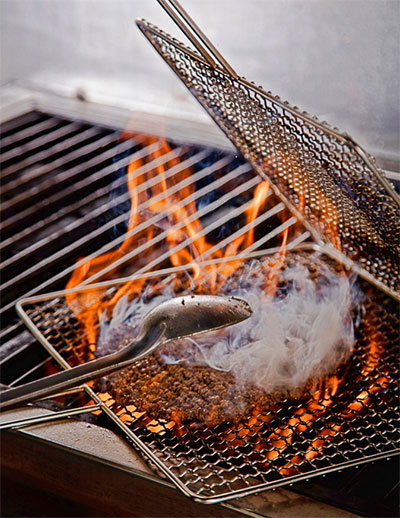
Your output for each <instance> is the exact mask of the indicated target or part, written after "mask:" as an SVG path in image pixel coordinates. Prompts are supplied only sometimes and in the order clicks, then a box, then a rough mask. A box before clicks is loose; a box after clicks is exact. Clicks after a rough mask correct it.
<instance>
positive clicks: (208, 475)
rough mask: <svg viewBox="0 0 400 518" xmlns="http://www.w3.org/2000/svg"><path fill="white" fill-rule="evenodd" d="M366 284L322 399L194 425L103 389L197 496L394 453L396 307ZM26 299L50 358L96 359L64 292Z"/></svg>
mask: <svg viewBox="0 0 400 518" xmlns="http://www.w3.org/2000/svg"><path fill="white" fill-rule="evenodd" d="M293 257H294V260H298V259H297V258H296V255H294V256H293ZM168 277H169V278H171V274H169V275H168ZM161 280H162V278H161ZM364 284H365V285H364V286H363V289H364V291H365V300H364V307H365V313H364V316H363V319H362V322H361V323H360V324H359V326H358V330H357V343H356V346H355V350H354V353H353V356H352V358H351V360H350V362H349V363H348V364H346V365H345V366H343V369H344V370H343V372H339V373H338V374H337V375H338V377H339V378H341V383H340V385H339V388H338V389H337V391H336V392H335V393H334V394H332V393H331V392H329V391H328V392H326V393H325V395H324V390H325V389H324V387H322V388H321V389H320V390H321V391H320V397H318V398H317V399H315V398H310V399H309V400H293V399H286V400H284V401H281V402H280V403H279V404H276V405H273V406H271V408H270V409H268V410H263V411H262V412H258V413H257V412H256V413H253V414H252V415H249V416H247V417H244V418H243V420H241V421H240V422H238V423H235V424H227V423H225V424H220V425H218V426H216V427H214V428H207V427H205V428H204V427H202V428H193V429H192V428H191V427H187V426H183V425H177V424H176V423H174V422H173V421H166V420H163V419H159V420H155V419H154V418H152V417H151V416H149V415H147V414H146V413H145V412H142V411H139V410H138V409H137V408H136V407H134V406H133V405H132V406H130V405H127V406H120V405H117V403H116V402H115V401H114V400H113V399H112V397H111V395H110V394H109V393H108V392H107V391H105V390H99V391H98V392H97V397H98V398H99V400H100V401H101V402H102V404H103V407H104V409H105V410H106V411H107V413H108V414H109V415H110V414H111V416H112V417H113V419H114V421H116V422H117V423H119V424H120V426H121V428H122V431H124V432H125V433H126V435H127V438H128V439H131V440H133V442H134V443H135V445H136V446H137V447H138V448H139V449H140V450H141V451H142V452H143V453H144V455H145V457H147V459H148V460H149V461H151V463H153V465H155V466H156V467H157V468H159V469H160V470H161V471H162V472H163V473H164V474H165V475H166V476H167V477H168V478H169V479H170V480H171V481H173V482H174V483H175V484H176V485H177V487H179V488H180V489H181V490H182V491H183V492H184V493H185V494H187V495H189V496H192V497H194V498H196V499H198V500H200V501H206V502H216V501H222V500H227V499H229V498H234V497H238V496H241V495H244V494H249V493H253V492H256V491H258V490H260V489H264V488H273V487H278V486H282V485H285V484H289V483H291V482H295V481H299V480H302V479H304V478H309V477H312V476H315V475H318V474H322V473H327V472H329V471H332V470H336V469H340V468H343V467H346V466H352V465H356V464H359V463H363V462H367V461H370V460H373V459H377V458H381V457H387V456H390V455H393V454H395V453H396V452H397V451H398V450H397V445H398V440H399V437H398V435H399V433H398V427H397V423H398V419H399V417H400V416H399V415H398V399H397V389H398V386H397V379H398V374H399V373H398V371H399V365H398V354H399V344H398V341H397V336H398V331H397V330H398V326H399V318H398V314H397V307H396V306H397V305H396V303H395V302H394V301H393V300H392V299H391V298H390V297H388V296H387V295H385V294H383V293H382V292H380V291H378V290H376V289H375V288H373V287H371V286H369V285H368V284H367V283H364ZM120 286H121V282H120V281H119V282H116V281H110V283H109V284H108V288H107V290H106V291H104V290H103V292H102V293H103V295H102V296H103V297H106V298H108V297H112V295H113V293H115V291H116V290H117V289H118V288H119V287H120ZM95 293H96V292H95ZM97 293H100V292H97ZM81 300H84V299H81ZM88 300H90V297H89V299H88ZM22 307H23V310H24V312H25V321H27V320H28V321H29V322H30V324H31V325H33V327H34V328H35V330H36V334H37V336H38V338H39V340H40V341H41V342H42V343H43V344H44V345H46V347H47V349H48V350H49V351H50V353H51V354H52V355H53V356H55V357H56V356H57V355H61V356H62V358H63V359H64V360H66V361H67V362H68V363H69V364H70V365H74V364H78V363H82V362H84V361H87V360H88V359H90V358H91V356H90V354H91V353H90V349H89V348H88V337H87V336H86V335H85V331H84V329H83V328H82V326H81V324H80V323H79V321H78V320H77V318H76V317H75V316H74V313H73V311H72V310H71V307H72V306H71V304H70V305H68V304H67V302H66V299H65V297H64V295H63V294H59V295H58V296H55V297H53V298H48V296H47V297H44V298H43V299H41V298H40V297H38V298H37V299H36V300H34V301H27V302H23V303H22ZM72 308H73V307H72ZM73 309H74V308H73ZM75 309H76V308H75Z"/></svg>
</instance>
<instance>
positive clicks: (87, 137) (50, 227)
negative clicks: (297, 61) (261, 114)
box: [0, 112, 309, 386]
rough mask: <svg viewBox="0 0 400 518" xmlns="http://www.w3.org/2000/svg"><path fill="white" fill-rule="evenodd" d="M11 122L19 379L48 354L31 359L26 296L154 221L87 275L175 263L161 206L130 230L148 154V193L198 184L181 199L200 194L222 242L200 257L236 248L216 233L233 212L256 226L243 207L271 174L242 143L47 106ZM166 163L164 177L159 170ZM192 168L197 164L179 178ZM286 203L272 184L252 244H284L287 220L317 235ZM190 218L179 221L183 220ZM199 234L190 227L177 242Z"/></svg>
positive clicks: (5, 227)
mask: <svg viewBox="0 0 400 518" xmlns="http://www.w3.org/2000/svg"><path fill="white" fill-rule="evenodd" d="M1 130H2V131H1V149H2V156H1V165H2V188H1V199H2V204H1V223H0V229H1V233H2V242H1V243H0V250H1V268H2V279H1V290H2V307H1V309H0V316H1V324H2V330H1V333H0V337H1V340H2V344H3V346H2V347H1V348H0V362H1V366H2V381H3V383H6V384H8V385H10V386H13V385H15V384H18V383H23V382H26V381H29V380H31V379H32V378H34V377H35V376H37V375H39V373H40V371H41V369H42V367H43V365H44V364H46V363H48V359H47V358H45V357H44V356H43V354H42V352H41V350H36V352H35V354H32V355H31V356H32V360H31V361H29V350H30V349H34V348H35V347H36V345H35V344H36V342H35V340H34V339H33V338H32V336H30V335H29V334H27V333H26V331H24V329H25V328H24V326H23V325H22V324H21V322H19V321H18V320H16V318H15V316H16V315H15V310H14V306H15V303H16V301H17V300H18V299H20V298H21V297H24V296H25V297H26V296H29V295H33V294H38V293H43V292H44V291H50V290H55V289H63V288H64V287H65V285H66V283H67V281H68V279H69V278H70V276H71V274H72V272H73V271H74V270H75V269H76V268H77V267H79V266H82V265H85V264H88V263H89V261H91V260H95V259H96V258H98V257H100V256H101V255H102V254H106V253H108V252H110V251H113V250H116V249H117V248H118V247H119V246H121V243H122V242H123V241H124V240H125V239H127V238H132V237H134V236H135V234H137V233H140V231H141V230H143V229H144V228H147V227H149V228H153V229H154V235H153V238H152V239H151V240H150V241H149V242H146V243H141V246H140V247H138V248H135V249H133V250H131V251H130V252H129V253H125V254H124V255H123V256H122V257H120V258H119V260H118V262H115V261H114V262H113V264H110V265H108V266H104V267H103V268H101V269H99V271H97V272H96V273H94V274H93V275H91V276H90V277H88V278H87V279H85V281H84V283H91V282H95V281H99V280H104V279H108V278H110V277H109V276H110V272H111V271H112V270H113V269H114V268H115V267H116V266H118V267H119V268H120V270H121V271H122V272H124V274H125V275H126V274H127V273H135V272H138V271H140V272H144V271H149V270H151V269H156V268H161V267H164V266H168V265H170V263H169V253H167V251H166V248H167V247H166V244H165V240H166V236H167V231H166V229H165V226H164V227H163V221H162V219H163V218H162V215H161V214H152V215H151V216H152V217H151V218H149V217H148V218H147V219H145V221H143V222H142V224H141V225H137V226H136V227H135V228H134V229H132V230H130V231H129V232H128V233H127V232H126V230H127V221H128V219H129V210H130V195H131V194H132V193H130V192H129V190H128V188H127V180H126V172H127V167H128V165H129V164H130V163H132V162H136V163H139V162H140V165H139V166H138V167H137V169H136V172H135V174H136V176H140V175H144V176H145V177H146V178H147V181H146V182H145V183H143V184H142V185H141V186H140V189H138V191H139V194H140V192H142V193H144V192H146V191H148V190H149V191H150V190H151V189H153V190H155V191H156V190H157V189H158V188H159V185H160V183H161V182H162V181H164V180H165V179H166V181H167V182H168V181H171V185H169V189H168V191H166V192H164V193H161V194H159V195H158V197H157V198H155V197H153V198H152V201H157V200H158V201H163V200H165V199H166V198H167V197H168V196H171V195H174V193H177V192H178V191H179V190H180V189H184V188H190V189H192V190H193V191H194V192H193V193H192V195H191V196H190V197H188V198H187V199H185V200H182V201H181V206H182V207H185V206H187V205H188V204H190V203H193V202H194V203H195V204H196V206H197V209H198V210H197V211H196V212H195V213H194V214H192V219H193V220H195V219H196V218H200V219H201V221H202V224H203V229H202V233H203V235H204V236H206V237H207V238H209V236H214V238H213V239H212V240H211V241H210V243H212V244H213V247H212V249H209V250H207V253H206V254H205V256H204V257H201V258H200V259H207V258H209V256H210V254H212V253H213V252H214V253H215V252H216V251H217V250H218V249H219V248H221V249H225V248H226V246H227V245H228V244H229V238H226V237H222V238H221V239H219V238H216V237H215V236H216V235H217V234H218V232H219V231H220V230H221V228H223V226H224V225H227V223H229V222H231V221H232V220H233V221H236V226H235V225H233V226H231V227H230V230H231V231H232V233H233V234H234V236H233V237H239V236H240V235H242V234H243V233H244V232H246V231H247V230H249V226H246V227H245V228H244V223H243V214H244V212H245V211H246V208H248V206H249V203H250V200H251V197H252V195H253V193H254V190H255V189H256V188H257V186H258V185H259V184H260V183H261V181H262V180H261V179H260V177H259V176H258V175H257V174H256V173H254V172H253V171H252V170H251V168H250V166H249V165H248V164H246V163H245V162H244V161H243V160H242V159H240V158H237V157H235V156H234V154H233V153H227V152H221V151H219V150H217V149H212V148H207V147H204V146H203V147H198V146H196V145H193V144H190V143H189V144H187V143H183V144H182V143H180V142H170V143H169V147H168V149H164V142H165V141H164V140H163V139H161V138H156V137H154V138H153V137H152V138H149V137H147V136H145V135H142V134H135V135H132V134H129V135H125V134H123V133H121V130H119V129H113V128H108V127H104V126H101V125H94V124H90V123H84V122H77V121H71V120H69V119H67V118H62V117H59V116H53V115H51V114H46V113H42V112H32V113H28V114H25V115H24V116H21V117H19V118H18V119H15V120H13V121H9V122H7V123H5V124H3V125H2V128H1ZM160 169H161V170H163V171H164V176H163V177H161V176H160V175H157V174H155V171H159V170H160ZM185 169H186V170H189V171H190V173H191V174H190V175H188V177H187V178H185V179H184V180H182V181H180V182H178V183H176V182H175V183H174V179H175V178H176V177H179V175H180V173H181V172H182V171H183V170H185ZM149 205H150V202H149V201H146V202H144V203H143V204H142V206H140V207H138V210H139V211H140V210H143V211H146V210H148V208H149ZM284 209H285V208H284V206H283V204H282V203H280V202H279V200H278V199H276V198H275V197H274V196H273V195H271V193H269V196H268V210H265V211H263V212H262V213H261V214H260V215H259V218H257V221H255V222H254V223H253V224H251V225H250V227H254V229H255V235H256V236H257V240H256V242H254V243H253V244H252V245H251V248H249V249H247V252H250V251H254V250H257V249H262V248H266V247H269V246H272V247H274V246H277V244H280V240H278V241H277V236H278V235H279V233H280V232H282V231H283V230H284V229H285V228H287V229H288V230H289V239H288V248H291V247H293V246H295V245H296V244H298V243H300V242H302V241H304V240H306V239H307V238H308V237H309V233H308V232H307V231H305V230H304V229H303V230H301V227H300V226H299V225H298V223H297V220H296V219H295V218H294V217H292V216H291V215H290V214H289V213H287V212H286V211H285V210H284ZM181 228H182V225H181V224H180V223H179V222H178V223H177V224H176V226H175V227H174V229H175V230H179V229H181ZM257 229H258V230H257ZM221 235H222V236H224V234H223V232H222V234H221ZM192 243H193V239H191V238H190V237H187V239H186V240H185V241H184V242H183V243H180V244H179V246H178V245H177V247H175V248H176V250H179V249H183V248H185V247H190V246H191V244H192ZM155 249H157V251H158V254H157V253H154V250H155ZM151 250H153V251H151ZM82 257H84V258H83V259H82ZM143 257H146V261H143ZM35 358H36V359H35ZM38 358H39V359H40V361H38Z"/></svg>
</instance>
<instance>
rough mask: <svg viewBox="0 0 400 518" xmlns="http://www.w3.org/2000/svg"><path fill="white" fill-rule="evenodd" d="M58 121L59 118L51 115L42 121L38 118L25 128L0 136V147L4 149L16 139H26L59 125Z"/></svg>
mask: <svg viewBox="0 0 400 518" xmlns="http://www.w3.org/2000/svg"><path fill="white" fill-rule="evenodd" d="M60 122H61V120H60V119H57V118H56V117H51V118H49V119H45V120H42V121H40V120H38V121H36V122H35V123H34V124H32V125H31V126H29V127H27V128H24V129H22V130H19V131H16V132H15V133H13V134H12V135H9V136H8V137H4V138H1V147H2V149H4V148H5V147H7V146H15V145H16V144H17V143H18V141H20V140H25V139H28V138H30V137H32V136H34V135H37V134H38V133H40V132H41V131H43V130H46V129H51V128H54V127H55V126H57V125H59V124H60Z"/></svg>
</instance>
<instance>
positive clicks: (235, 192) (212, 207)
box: [81, 178, 260, 285]
mask: <svg viewBox="0 0 400 518" xmlns="http://www.w3.org/2000/svg"><path fill="white" fill-rule="evenodd" d="M259 181H260V180H259V179H258V178H252V179H251V180H249V181H247V182H246V183H245V184H243V185H240V186H239V187H237V188H236V189H233V190H232V191H230V192H229V193H227V194H225V195H224V196H222V197H221V198H219V199H218V200H216V201H214V202H211V203H209V204H208V205H206V206H205V207H203V208H202V209H200V210H199V211H197V212H196V213H194V214H192V215H191V216H189V217H188V218H187V223H192V222H193V221H195V220H196V219H199V218H201V217H203V216H205V215H206V214H208V213H209V212H212V211H214V210H215V209H217V208H219V207H221V206H222V205H224V204H225V203H227V202H228V201H229V200H230V199H232V198H234V197H236V196H238V195H239V194H241V193H242V192H245V191H246V190H248V189H251V188H252V187H254V186H255V185H257V183H259ZM205 189H206V192H210V191H211V190H212V184H210V185H209V186H206V188H205ZM195 194H197V193H195ZM190 201H192V200H190V196H187V197H186V198H185V199H184V200H183V201H182V202H180V203H177V204H176V206H177V207H179V208H181V207H183V206H185V205H187V204H188V203H190ZM251 203H252V200H250V201H249V202H247V203H245V204H243V205H241V206H240V207H238V208H236V209H233V210H232V211H231V212H230V213H229V217H228V218H227V220H228V219H231V218H233V217H235V216H237V215H239V214H241V213H242V212H244V211H245V210H246V208H248V207H249V206H250V205H251ZM164 216H165V215H164ZM224 220H225V218H222V219H218V220H217V221H216V222H214V223H213V224H211V225H208V226H207V227H204V228H203V229H202V230H201V231H199V232H198V233H197V235H196V238H188V239H186V240H185V241H184V242H182V243H180V244H179V245H177V246H175V247H174V248H172V249H171V250H169V251H168V252H165V253H164V254H162V255H161V256H158V257H157V258H156V259H155V260H153V261H151V262H150V263H148V264H146V266H144V267H143V268H140V269H139V270H137V273H142V272H146V271H147V270H148V269H151V268H153V266H155V265H157V264H159V263H161V262H162V261H164V260H166V259H168V257H169V256H170V255H171V254H174V253H176V252H178V251H180V250H182V249H183V248H185V247H186V246H188V245H189V244H191V243H193V242H194V241H195V239H197V238H198V237H201V236H204V235H206V234H207V233H208V232H211V231H212V230H213V229H214V228H218V227H219V226H220V225H222V224H223V223H224ZM144 223H145V224H146V223H147V224H148V223H149V222H144ZM185 225H186V222H185V221H181V222H179V223H178V224H176V225H175V226H173V227H170V228H169V229H168V230H165V231H164V232H162V233H161V234H158V235H157V236H155V237H154V238H153V239H151V240H150V241H147V242H146V243H144V244H143V245H142V246H140V247H138V248H135V249H134V250H133V251H132V252H130V253H128V254H125V255H124V256H123V257H121V258H120V259H118V260H117V261H114V262H113V263H112V264H110V265H109V266H107V267H106V268H103V270H101V271H99V272H97V273H96V274H94V275H92V276H91V277H89V278H88V279H86V280H85V281H84V282H83V283H81V285H84V284H87V283H89V282H93V281H94V280H95V279H98V278H100V277H102V276H103V275H104V274H105V273H108V272H109V271H110V270H112V269H114V268H115V267H116V266H120V265H121V264H123V263H125V262H127V261H129V260H131V259H132V258H133V257H135V256H137V255H139V254H140V253H143V252H144V251H145V250H146V249H147V248H149V247H150V246H154V245H155V244H157V243H159V242H160V241H162V240H163V239H164V238H166V237H167V235H168V233H169V232H173V231H175V230H180V229H182V228H184V227H185ZM138 228H139V227H138ZM136 230H137V229H136Z"/></svg>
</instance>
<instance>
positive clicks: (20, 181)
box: [2, 128, 118, 194]
mask: <svg viewBox="0 0 400 518" xmlns="http://www.w3.org/2000/svg"><path fill="white" fill-rule="evenodd" d="M90 129H91V128H90ZM99 134H100V137H101V132H100V131H99V130H98V131H90V130H89V129H87V130H86V131H84V132H82V133H79V134H78V135H74V136H73V137H70V138H68V139H65V140H63V141H62V142H61V143H59V144H57V145H56V146H54V147H53V148H52V149H51V150H49V153H48V154H47V158H49V157H50V156H52V155H54V154H56V153H59V152H60V151H61V152H63V153H65V150H68V149H71V148H72V149H73V148H74V147H75V146H76V145H77V144H80V143H81V142H82V143H83V142H84V141H85V140H88V139H91V138H92V137H96V136H97V135H99ZM117 138H118V133H116V132H115V133H109V134H107V135H105V136H103V137H101V138H100V139H99V140H96V141H95V142H90V143H89V144H86V145H83V146H82V147H79V148H78V149H73V150H72V151H70V152H68V153H66V154H63V155H62V156H61V157H60V158H57V159H56V160H52V161H51V162H50V163H48V164H46V165H41V166H39V167H35V169H34V170H33V171H30V172H29V174H26V175H24V176H22V177H21V178H17V179H16V180H12V181H11V182H8V183H7V184H6V185H5V186H4V188H3V189H2V194H5V193H6V192H8V191H11V190H12V189H19V188H20V187H21V186H22V185H24V184H25V183H28V182H30V181H32V180H34V179H37V178H40V177H41V176H44V175H45V174H48V173H50V172H51V171H54V170H55V169H57V168H58V167H65V166H66V165H67V164H68V162H71V161H73V160H76V159H79V158H81V159H82V158H83V157H84V156H85V155H86V154H89V153H91V152H93V151H98V150H99V149H101V148H102V147H105V146H107V145H109V144H112V143H116V142H117ZM39 160H40V157H39Z"/></svg>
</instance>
